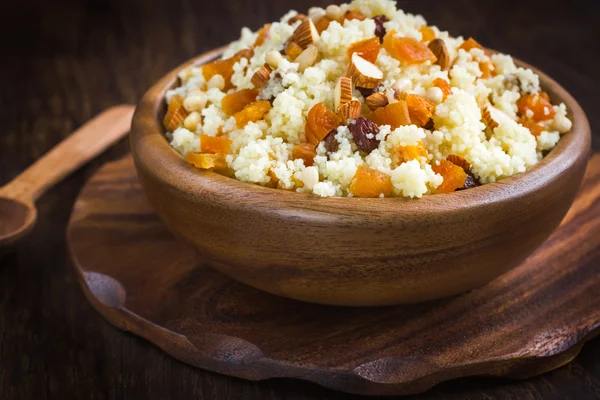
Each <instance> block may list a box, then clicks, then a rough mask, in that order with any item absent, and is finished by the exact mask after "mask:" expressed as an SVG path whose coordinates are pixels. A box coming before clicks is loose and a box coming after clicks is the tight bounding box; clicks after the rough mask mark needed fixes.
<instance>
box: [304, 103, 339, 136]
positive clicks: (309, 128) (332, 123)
mask: <svg viewBox="0 0 600 400" xmlns="http://www.w3.org/2000/svg"><path fill="white" fill-rule="evenodd" d="M341 123H342V118H340V116H339V115H337V114H336V113H334V112H333V111H331V110H330V109H328V108H327V106H326V105H325V104H323V103H318V104H315V105H314V106H313V107H312V108H311V109H310V111H309V112H308V119H307V121H306V126H305V129H304V131H305V134H306V141H307V142H308V143H312V144H314V145H315V146H316V145H318V144H319V142H320V141H321V140H323V139H324V138H325V136H327V134H328V133H329V132H331V130H332V129H334V128H337V127H338V126H340V124H341Z"/></svg>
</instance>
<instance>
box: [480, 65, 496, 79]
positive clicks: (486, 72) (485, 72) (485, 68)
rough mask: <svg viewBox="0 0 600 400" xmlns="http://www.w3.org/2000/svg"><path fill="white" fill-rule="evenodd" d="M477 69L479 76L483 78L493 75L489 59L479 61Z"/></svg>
mask: <svg viewBox="0 0 600 400" xmlns="http://www.w3.org/2000/svg"><path fill="white" fill-rule="evenodd" d="M479 69H480V70H481V77H482V78H483V79H489V78H492V77H493V76H494V70H493V66H492V63H491V62H489V61H481V62H480V63H479Z"/></svg>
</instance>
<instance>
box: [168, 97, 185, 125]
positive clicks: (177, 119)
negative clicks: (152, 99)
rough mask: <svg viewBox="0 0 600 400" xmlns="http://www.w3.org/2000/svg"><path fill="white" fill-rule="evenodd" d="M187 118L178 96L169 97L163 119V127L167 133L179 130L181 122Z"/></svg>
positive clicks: (181, 100)
mask: <svg viewBox="0 0 600 400" xmlns="http://www.w3.org/2000/svg"><path fill="white" fill-rule="evenodd" d="M187 116H188V112H187V111H186V109H185V108H184V107H183V99H182V98H181V96H179V95H177V94H176V95H174V96H173V97H171V101H170V102H169V105H168V107H167V113H166V114H165V118H164V119H163V125H164V126H165V128H166V129H167V131H169V132H173V131H174V130H175V129H177V128H179V127H180V126H181V124H183V121H184V120H185V118H186V117H187Z"/></svg>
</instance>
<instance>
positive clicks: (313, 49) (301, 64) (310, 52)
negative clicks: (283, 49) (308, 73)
mask: <svg viewBox="0 0 600 400" xmlns="http://www.w3.org/2000/svg"><path fill="white" fill-rule="evenodd" d="M318 56H319V50H318V49H317V46H315V45H313V44H311V45H309V46H308V47H307V48H306V49H304V51H303V52H302V53H300V55H299V56H298V57H297V58H296V60H294V62H297V63H298V72H304V70H305V69H306V68H308V67H312V66H313V65H315V62H316V61H317V57H318Z"/></svg>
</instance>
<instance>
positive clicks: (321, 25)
mask: <svg viewBox="0 0 600 400" xmlns="http://www.w3.org/2000/svg"><path fill="white" fill-rule="evenodd" d="M332 21H333V20H332V19H331V18H329V17H328V16H327V15H323V16H322V17H321V18H319V19H318V20H317V22H315V28H317V31H318V32H319V34H321V32H323V31H324V30H326V29H327V28H329V24H330V23H331V22H332Z"/></svg>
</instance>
